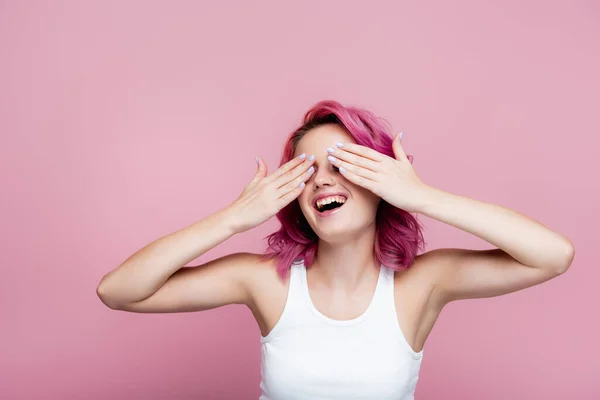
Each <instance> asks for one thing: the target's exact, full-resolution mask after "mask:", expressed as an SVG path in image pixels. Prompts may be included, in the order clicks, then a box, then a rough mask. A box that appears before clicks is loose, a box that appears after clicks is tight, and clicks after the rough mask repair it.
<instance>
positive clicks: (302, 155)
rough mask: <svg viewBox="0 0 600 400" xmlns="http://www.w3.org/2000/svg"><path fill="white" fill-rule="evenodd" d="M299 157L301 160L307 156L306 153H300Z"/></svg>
mask: <svg viewBox="0 0 600 400" xmlns="http://www.w3.org/2000/svg"><path fill="white" fill-rule="evenodd" d="M298 158H299V159H301V160H304V159H305V158H306V153H302V154H300V156H299V157H298Z"/></svg>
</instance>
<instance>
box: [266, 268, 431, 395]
mask: <svg viewBox="0 0 600 400" xmlns="http://www.w3.org/2000/svg"><path fill="white" fill-rule="evenodd" d="M290 274H291V275H290V282H289V291H288V296H287V300H286V303H285V307H284V310H283V313H282V315H281V317H280V319H279V321H278V322H277V324H276V325H275V327H274V328H273V329H272V330H271V332H269V334H268V335H267V336H264V337H263V336H261V346H262V361H261V373H262V380H261V383H260V388H261V390H262V394H261V396H260V400H321V399H323V400H324V399H344V400H351V399H369V400H384V399H385V400H412V399H414V393H415V387H416V385H417V380H418V375H419V369H420V366H421V360H422V357H423V350H421V351H420V352H415V351H414V350H413V349H412V348H411V347H410V345H409V344H408V342H407V341H406V338H405V337H404V335H403V333H402V331H401V329H400V325H399V324H398V318H397V315H396V307H395V303H394V271H393V270H392V269H390V268H387V267H385V266H380V271H379V278H378V281H377V287H376V289H375V294H374V296H373V299H372V300H371V303H370V304H369V307H368V308H367V310H366V311H365V312H364V313H363V314H362V315H360V316H359V317H357V318H354V319H351V320H335V319H331V318H328V317H327V316H325V315H323V314H321V313H320V312H319V311H318V310H317V309H316V307H315V306H314V304H313V302H312V300H311V298H310V295H309V291H308V285H307V280H306V267H305V266H304V263H303V262H302V261H300V262H297V263H294V264H292V266H291V271H290Z"/></svg>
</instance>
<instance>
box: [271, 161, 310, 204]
mask: <svg viewBox="0 0 600 400" xmlns="http://www.w3.org/2000/svg"><path fill="white" fill-rule="evenodd" d="M314 172H315V167H313V166H311V167H310V168H309V169H308V170H307V171H304V173H302V174H300V175H299V176H297V177H296V178H294V179H293V180H292V181H289V182H287V183H286V184H285V185H283V186H281V187H280V188H278V189H277V197H278V198H279V197H282V196H285V195H286V194H287V193H289V192H291V191H293V190H294V189H296V188H297V187H298V186H300V185H302V183H305V182H306V181H307V180H309V179H310V177H311V176H312V174H313V173H314Z"/></svg>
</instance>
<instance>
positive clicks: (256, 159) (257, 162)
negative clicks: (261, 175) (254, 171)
mask: <svg viewBox="0 0 600 400" xmlns="http://www.w3.org/2000/svg"><path fill="white" fill-rule="evenodd" d="M255 158H256V165H258V157H255Z"/></svg>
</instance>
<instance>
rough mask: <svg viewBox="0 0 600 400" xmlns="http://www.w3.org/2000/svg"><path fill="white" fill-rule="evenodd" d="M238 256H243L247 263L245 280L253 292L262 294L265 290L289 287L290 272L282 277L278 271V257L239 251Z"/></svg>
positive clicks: (257, 294) (258, 294)
mask: <svg viewBox="0 0 600 400" xmlns="http://www.w3.org/2000/svg"><path fill="white" fill-rule="evenodd" d="M238 257H243V258H244V260H245V264H246V265H247V269H246V273H245V274H244V280H245V281H246V283H247V285H248V287H249V289H250V290H251V292H252V293H253V294H254V295H256V296H260V294H261V293H264V291H272V290H277V289H279V288H287V284H288V281H289V277H290V273H289V272H288V273H287V274H286V275H285V276H284V277H282V276H281V275H280V274H279V273H278V271H277V259H275V258H266V257H265V256H264V254H260V253H249V252H246V253H238Z"/></svg>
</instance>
